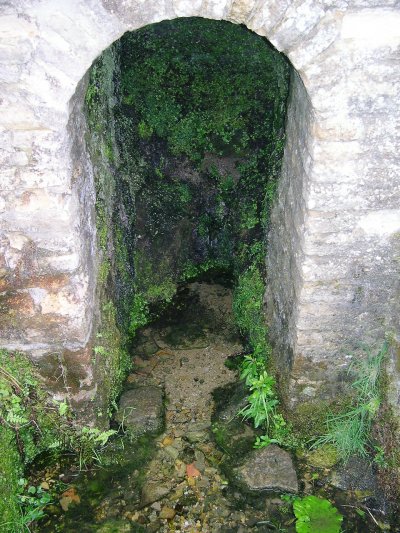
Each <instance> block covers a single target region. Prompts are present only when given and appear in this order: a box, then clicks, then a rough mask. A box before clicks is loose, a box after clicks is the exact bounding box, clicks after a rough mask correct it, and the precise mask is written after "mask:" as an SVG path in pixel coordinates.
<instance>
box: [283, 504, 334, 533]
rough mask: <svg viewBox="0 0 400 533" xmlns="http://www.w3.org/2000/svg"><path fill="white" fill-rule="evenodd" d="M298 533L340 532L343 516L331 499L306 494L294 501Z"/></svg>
mask: <svg viewBox="0 0 400 533" xmlns="http://www.w3.org/2000/svg"><path fill="white" fill-rule="evenodd" d="M293 511H294V514H295V516H296V518H297V522H296V532H297V533H316V532H317V531H318V533H339V532H340V526H341V523H342V520H343V516H342V515H341V514H340V513H339V511H338V510H337V509H336V507H334V506H333V505H332V504H331V502H330V501H328V500H325V499H323V498H317V497H316V496H306V497H305V498H302V499H301V500H300V499H299V500H296V501H295V502H294V503H293Z"/></svg>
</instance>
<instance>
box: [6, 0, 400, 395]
mask: <svg viewBox="0 0 400 533" xmlns="http://www.w3.org/2000/svg"><path fill="white" fill-rule="evenodd" d="M364 6H365V3H363V4H362V5H361V4H360V5H359V4H358V3H357V2H354V3H353V4H352V6H351V9H350V8H349V7H348V5H347V4H343V5H340V6H337V5H336V4H329V5H328V4H326V5H325V4H324V6H321V4H320V3H317V2H312V3H311V4H310V3H309V2H301V1H299V2H295V3H290V5H289V4H288V3H287V2H284V1H281V0H279V1H278V0H276V1H273V2H268V3H267V4H265V3H264V2H261V3H259V2H254V1H251V0H249V1H248V2H218V3H209V2H204V3H203V2H195V3H192V2H191V3H186V2H181V1H174V2H161V3H160V2H157V3H153V2H150V1H149V2H145V3H144V4H143V3H140V4H139V3H135V2H128V3H125V4H123V5H122V4H121V3H120V2H113V1H106V0H104V1H103V2H101V1H88V0H81V1H78V0H76V1H75V2H73V5H72V4H71V3H69V4H68V6H67V5H66V4H65V3H63V2H58V1H54V0H48V1H45V2H41V3H40V5H38V4H37V3H35V2H31V3H29V2H28V3H26V2H22V1H21V2H19V1H17V2H14V3H13V5H8V6H3V7H2V25H3V26H4V29H5V30H4V31H5V32H6V39H5V43H4V45H3V46H2V49H1V61H2V63H3V65H4V66H5V68H4V67H3V69H2V76H3V80H2V81H3V84H2V105H3V108H4V109H3V112H2V116H1V122H2V138H3V143H2V144H3V146H4V147H5V149H4V151H3V154H2V170H1V172H2V178H1V187H2V190H1V195H0V213H1V226H0V231H1V249H0V275H1V280H0V283H1V289H2V296H1V305H2V309H3V312H2V317H1V330H0V337H1V340H0V343H1V346H2V347H4V348H7V349H10V350H16V349H17V350H24V351H26V352H27V353H29V355H30V357H31V358H32V359H33V360H34V361H35V362H37V364H38V365H39V367H40V369H41V371H42V374H43V376H44V377H45V378H46V380H47V386H48V388H49V389H51V390H53V392H54V394H56V395H60V396H61V395H64V394H65V392H67V393H68V395H69V396H70V397H71V399H73V400H74V401H76V402H77V403H82V402H85V401H86V400H89V399H91V398H93V397H94V396H95V395H96V390H97V388H98V379H97V377H96V371H95V365H94V363H93V356H92V348H93V339H94V338H95V334H96V327H97V321H96V316H97V315H98V306H99V303H98V293H97V292H96V287H97V278H98V270H99V261H98V257H99V254H98V240H97V237H96V230H95V209H94V204H95V194H94V179H93V166H92V163H91V161H90V159H89V157H88V155H87V152H86V150H85V142H84V134H85V131H86V123H85V120H84V114H83V96H84V93H85V89H86V83H87V79H86V78H87V77H85V72H87V69H88V68H89V66H90V65H91V63H92V62H93V60H94V59H95V58H96V57H97V56H98V55H99V54H100V53H101V52H102V50H104V49H105V48H107V47H108V46H109V45H110V44H111V43H112V42H114V41H115V40H117V39H118V38H119V37H120V36H121V35H122V34H123V33H124V32H125V31H128V30H133V29H136V28H138V27H141V26H144V25H146V24H150V23H153V22H158V21H160V20H164V19H171V18H176V17H190V16H201V17H205V18H211V19H225V20H230V21H233V22H235V23H242V24H245V25H246V26H247V27H248V28H249V29H251V30H253V31H255V32H256V33H258V34H260V35H263V36H266V37H267V38H268V39H269V40H270V41H271V42H272V43H273V44H274V45H275V46H276V48H277V49H278V50H280V51H283V52H284V53H285V54H286V55H287V56H288V58H289V59H290V61H291V62H292V64H293V65H294V67H295V69H296V72H297V73H296V74H294V75H293V80H292V90H291V97H290V102H289V110H288V119H287V128H286V134H287V139H286V146H285V155H284V162H283V169H282V177H281V181H280V187H279V192H278V198H277V201H276V204H275V207H274V211H273V214H272V219H271V229H270V234H269V242H270V244H269V254H268V258H267V272H268V273H269V274H268V290H267V293H266V316H267V319H268V321H269V324H270V331H271V339H272V341H273V342H274V345H275V353H276V366H277V368H278V370H280V372H281V373H282V375H283V376H284V377H286V378H287V380H286V383H287V393H288V397H290V399H291V400H292V401H293V403H296V402H297V401H299V400H301V401H304V400H309V399H313V398H319V397H329V396H332V395H333V394H337V387H338V385H337V384H338V382H340V379H341V375H342V373H343V370H345V368H346V367H347V366H348V363H349V360H350V359H349V357H348V355H347V354H348V353H349V350H350V351H351V353H352V354H353V355H355V356H356V355H357V353H358V346H359V343H360V342H362V343H364V344H369V345H375V344H381V342H382V339H383V337H384V334H385V333H390V334H391V337H392V338H394V340H395V341H394V342H395V344H396V342H397V341H396V339H397V338H398V334H399V331H398V327H399V326H398V321H397V320H396V317H397V316H398V302H399V298H398V291H399V286H398V279H399V275H398V274H399V272H398V261H397V260H396V257H397V256H398V243H399V239H398V233H399V230H400V211H399V209H398V205H399V193H400V191H399V184H398V180H397V172H396V170H397V169H398V154H397V151H396V150H395V149H394V148H395V146H396V139H397V137H396V135H397V133H396V116H397V115H396V109H397V108H398V95H397V92H396V90H395V88H396V87H397V86H398V81H399V80H398V79H396V76H399V74H398V73H399V69H396V70H394V69H393V64H394V62H395V61H396V60H397V59H396V48H397V46H398V44H399V39H400V35H399V28H400V23H399V18H400V15H399V12H398V11H397V10H396V7H395V2H390V1H389V2H385V4H384V5H383V4H382V5H380V3H379V2H378V3H374V4H373V3H371V4H370V5H368V7H364ZM71 8H72V9H71ZM71 13H73V17H71ZM360 353H361V352H360ZM392 366H393V368H392V376H393V377H392V399H393V403H395V404H396V405H397V403H398V381H399V380H398V378H397V377H396V376H397V374H396V372H397V371H396V369H395V368H396V366H395V365H394V364H393V365H392Z"/></svg>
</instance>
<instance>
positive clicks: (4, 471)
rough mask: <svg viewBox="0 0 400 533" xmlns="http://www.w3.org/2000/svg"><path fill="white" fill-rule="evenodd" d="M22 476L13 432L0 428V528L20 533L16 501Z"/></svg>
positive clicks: (17, 503) (8, 532) (18, 508)
mask: <svg viewBox="0 0 400 533" xmlns="http://www.w3.org/2000/svg"><path fill="white" fill-rule="evenodd" d="M21 476H22V462H21V458H20V456H19V453H18V449H17V445H16V442H15V434H14V433H13V432H12V431H11V430H10V429H8V428H5V427H1V428H0V494H1V498H0V529H1V531H4V532H7V533H20V531H21V529H20V528H19V525H20V524H21V509H20V506H19V502H18V496H17V494H18V479H19V478H20V477H21Z"/></svg>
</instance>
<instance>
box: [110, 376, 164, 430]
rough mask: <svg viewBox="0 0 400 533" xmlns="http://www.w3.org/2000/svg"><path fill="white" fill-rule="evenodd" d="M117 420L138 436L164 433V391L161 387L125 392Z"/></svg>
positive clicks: (139, 388) (116, 416) (138, 388)
mask: <svg viewBox="0 0 400 533" xmlns="http://www.w3.org/2000/svg"><path fill="white" fill-rule="evenodd" d="M115 420H116V421H117V422H119V423H120V424H122V425H123V427H124V428H125V429H128V430H129V431H131V432H132V433H133V434H134V435H136V436H139V435H143V434H145V433H158V432H160V431H162V429H163V425H164V405H163V391H162V390H161V389H160V388H159V387H155V386H146V387H137V388H135V389H131V390H128V391H126V392H124V393H123V394H122V396H121V399H120V401H119V407H118V411H117V412H116V414H115Z"/></svg>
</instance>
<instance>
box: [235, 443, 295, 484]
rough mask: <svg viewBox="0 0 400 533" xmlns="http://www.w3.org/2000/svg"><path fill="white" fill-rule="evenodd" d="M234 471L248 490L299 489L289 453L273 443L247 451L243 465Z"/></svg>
mask: <svg viewBox="0 0 400 533" xmlns="http://www.w3.org/2000/svg"><path fill="white" fill-rule="evenodd" d="M234 472H235V474H236V478H237V480H238V481H239V482H240V484H242V485H244V487H245V488H246V489H247V490H249V491H277V492H294V493H297V492H298V490H299V486H298V481H297V475H296V471H295V469H294V466H293V462H292V458H291V456H290V454H289V453H288V452H285V451H284V450H282V449H281V448H279V446H276V445H274V444H270V445H269V446H267V447H266V448H262V449H260V450H254V451H252V452H251V453H249V455H248V456H247V458H246V460H245V462H244V463H243V465H242V466H240V467H238V468H235V469H234Z"/></svg>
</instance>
